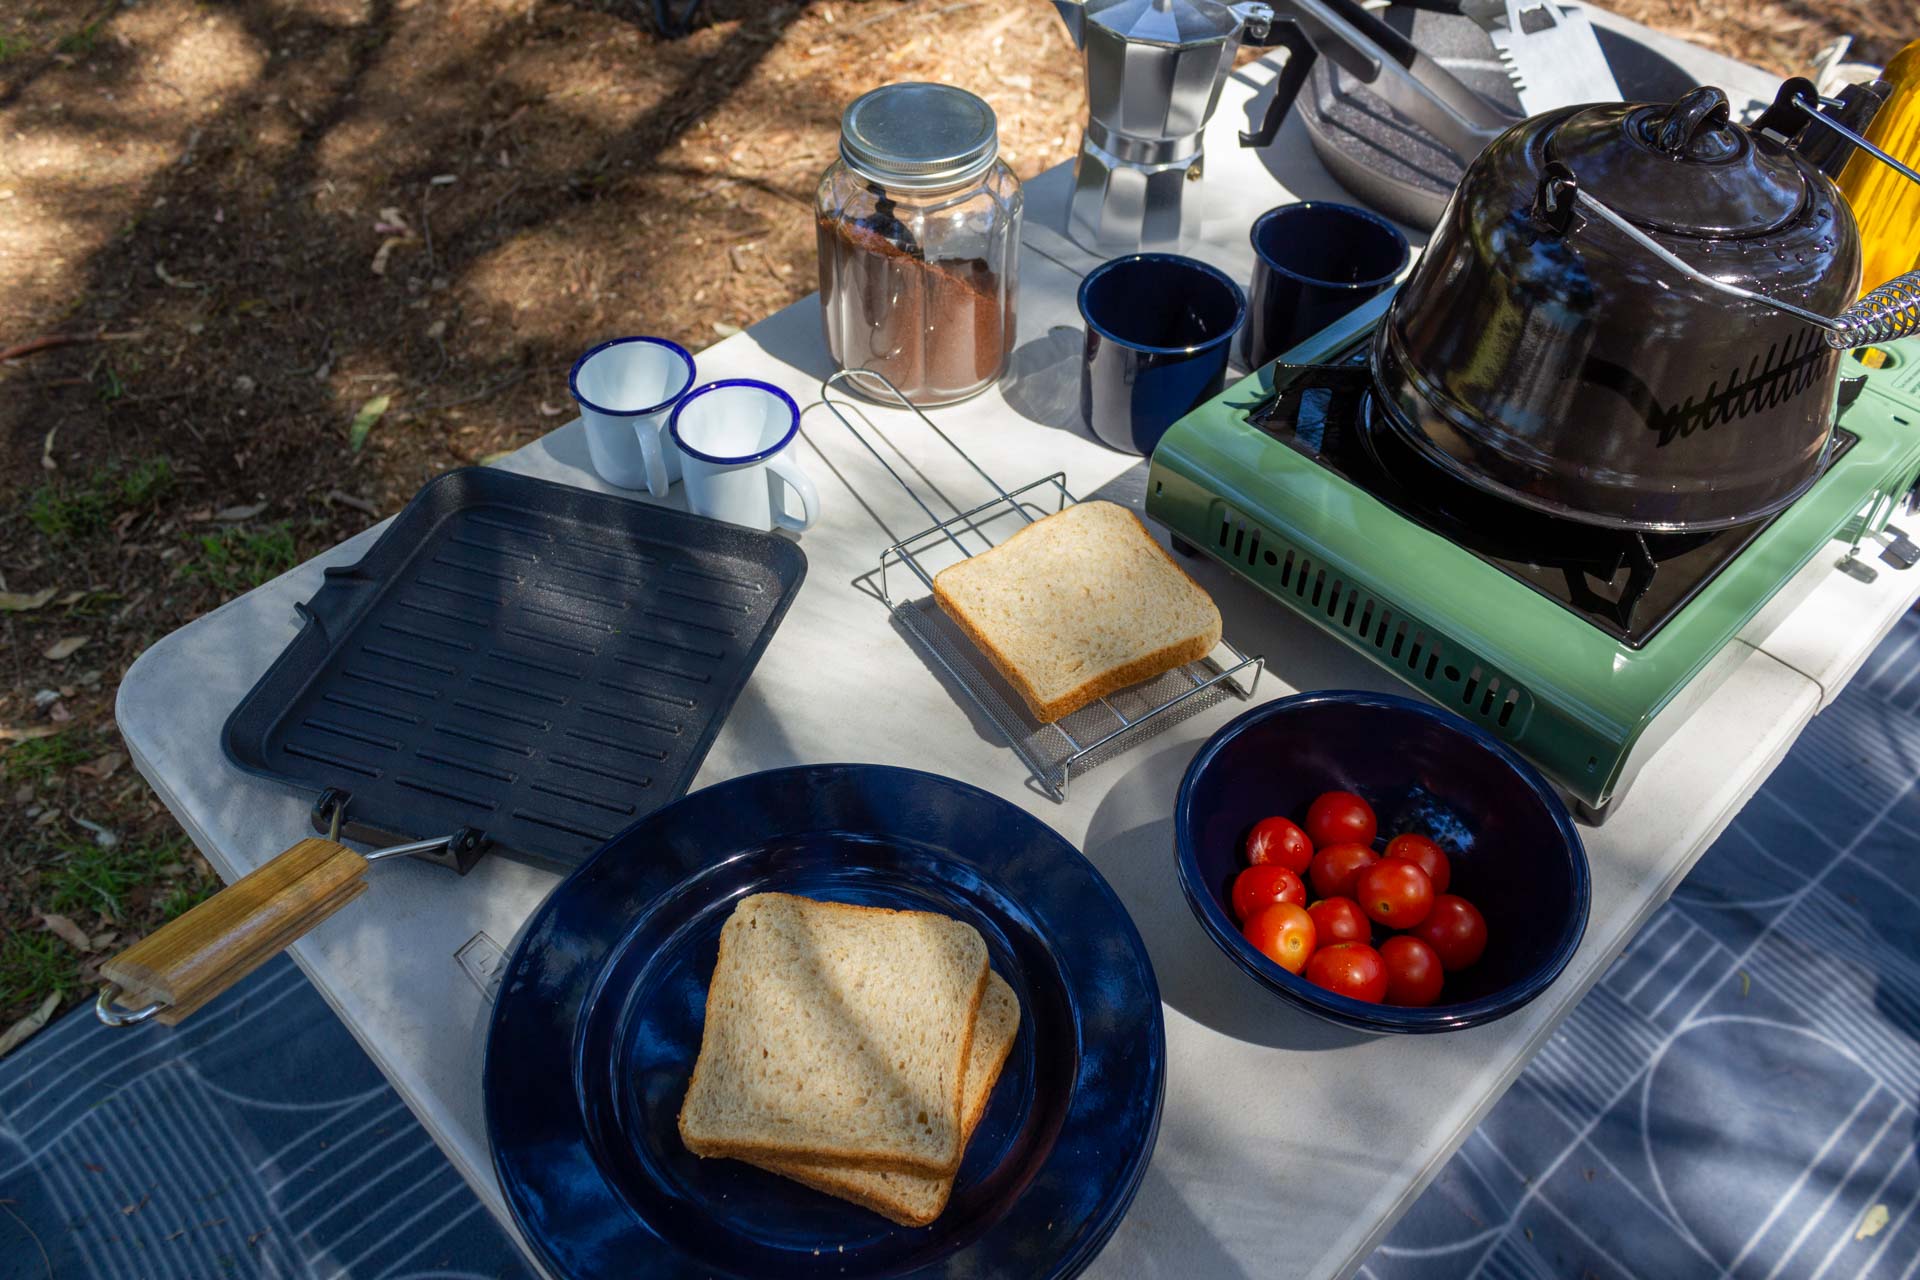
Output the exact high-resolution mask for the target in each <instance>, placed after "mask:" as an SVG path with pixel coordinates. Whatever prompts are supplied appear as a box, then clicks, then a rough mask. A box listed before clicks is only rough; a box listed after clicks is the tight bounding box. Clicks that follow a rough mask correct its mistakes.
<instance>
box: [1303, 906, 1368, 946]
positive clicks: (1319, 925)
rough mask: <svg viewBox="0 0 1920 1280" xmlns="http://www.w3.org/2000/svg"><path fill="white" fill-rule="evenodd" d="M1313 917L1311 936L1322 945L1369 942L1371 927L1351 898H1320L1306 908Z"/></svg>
mask: <svg viewBox="0 0 1920 1280" xmlns="http://www.w3.org/2000/svg"><path fill="white" fill-rule="evenodd" d="M1307 914H1308V915H1310V916H1312V917H1313V936H1314V937H1315V938H1317V939H1319V940H1320V941H1321V942H1322V943H1330V942H1369V941H1371V940H1372V939H1373V926H1372V925H1370V924H1368V923H1367V917H1366V915H1365V914H1364V913H1362V912H1361V910H1360V904H1359V903H1357V902H1355V901H1354V900H1353V899H1352V898H1322V899H1320V901H1318V902H1316V903H1314V904H1313V905H1312V906H1310V907H1308V908H1307Z"/></svg>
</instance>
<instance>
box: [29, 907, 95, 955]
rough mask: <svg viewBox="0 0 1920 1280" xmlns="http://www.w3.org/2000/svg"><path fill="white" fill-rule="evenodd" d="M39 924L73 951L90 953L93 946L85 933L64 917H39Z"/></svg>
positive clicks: (50, 915) (49, 915) (47, 915)
mask: <svg viewBox="0 0 1920 1280" xmlns="http://www.w3.org/2000/svg"><path fill="white" fill-rule="evenodd" d="M40 923H41V924H43V925H45V926H46V930H47V932H48V933H50V934H52V935H53V936H54V937H56V938H58V939H60V941H62V942H64V943H66V944H67V945H68V946H70V947H72V948H73V949H74V950H75V951H91V950H92V949H93V944H92V943H91V941H89V940H88V938H87V931H86V930H85V929H82V928H81V927H80V926H79V925H77V924H75V923H74V922H73V921H71V920H69V919H67V918H66V917H65V916H56V915H53V914H52V913H48V914H46V915H43V916H41V917H40Z"/></svg>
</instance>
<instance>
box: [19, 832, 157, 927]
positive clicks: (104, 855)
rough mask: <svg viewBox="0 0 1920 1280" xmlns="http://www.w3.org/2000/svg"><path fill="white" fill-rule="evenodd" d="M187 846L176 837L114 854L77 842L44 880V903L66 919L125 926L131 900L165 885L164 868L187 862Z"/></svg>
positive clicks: (120, 848)
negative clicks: (96, 918)
mask: <svg viewBox="0 0 1920 1280" xmlns="http://www.w3.org/2000/svg"><path fill="white" fill-rule="evenodd" d="M186 843H187V842H186V839H185V838H184V837H181V836H176V837H174V838H173V839H171V840H161V841H158V842H156V843H153V844H118V845H115V846H114V847H113V848H111V849H103V848H101V847H100V846H99V845H97V844H92V843H84V844H83V843H80V842H77V841H76V842H72V843H68V844H63V845H61V846H60V851H61V854H62V855H64V856H62V857H60V858H59V860H57V861H55V862H53V863H51V864H50V865H49V866H48V867H47V868H46V869H45V870H44V871H42V872H41V874H40V894H41V897H42V898H43V899H44V901H45V902H46V904H47V906H48V908H49V909H51V910H54V911H58V912H61V913H62V914H65V915H84V914H86V913H88V912H98V913H99V914H101V915H103V916H105V917H107V918H108V919H109V920H124V919H126V917H127V898H128V895H129V894H131V893H132V892H133V891H134V890H135V889H138V888H141V887H142V886H144V885H148V884H151V883H152V882H153V881H155V880H157V879H159V877H160V873H161V868H162V867H166V866H168V865H170V864H172V863H175V862H181V861H184V859H185V856H186ZM169 896H171V895H169ZM188 905H189V906H190V905H192V904H191V903H189V904H188ZM181 910H182V911H184V910H186V907H182V908H181Z"/></svg>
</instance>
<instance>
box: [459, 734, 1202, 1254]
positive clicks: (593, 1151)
mask: <svg viewBox="0 0 1920 1280" xmlns="http://www.w3.org/2000/svg"><path fill="white" fill-rule="evenodd" d="M764 890H778V891H780V892H784V893H797V894H802V895H805V896H807V897H812V898H820V899H829V900H833V901H839V902H854V903H863V904H868V905H874V906H887V907H902V908H915V909H924V910H930V911H939V912H943V913H945V914H947V915H950V916H953V917H955V918H956V919H960V920H964V921H966V922H967V923H968V924H971V925H972V926H973V927H974V928H976V929H978V930H979V931H980V934H981V936H982V937H983V938H985V939H986V943H987V948H988V951H989V952H990V955H991V964H992V966H993V969H994V971H995V972H996V973H998V974H999V975H1000V976H1001V977H1002V978H1004V979H1005V980H1006V981H1007V983H1008V985H1010V986H1011V987H1012V988H1013V990H1014V992H1015V994H1017V995H1018V996H1019V997H1020V1010H1021V1014H1020V1034H1019V1038H1018V1040H1017V1041H1016V1042H1015V1044H1014V1047H1013V1052H1012V1054H1011V1056H1010V1057H1009V1058H1008V1059H1007V1065H1006V1067H1005V1069H1004V1070H1003V1072H1002V1074H1001V1077H1000V1082H999V1084H998V1086H997V1087H996V1088H995V1089H994V1093H993V1100H992V1103H991V1105H990V1106H989V1108H988V1110H987V1113H986V1116H985V1117H984V1118H983V1119H982V1121H981V1123H980V1126H979V1128H978V1129H977V1130H976V1131H975V1133H974V1135H973V1139H972V1141H971V1142H970V1143H969V1144H968V1147H967V1154H966V1161H965V1163H964V1164H963V1165H962V1166H961V1170H960V1176H959V1180H958V1182H957V1183H956V1185H955V1188H954V1194H953V1199H952V1201H951V1203H949V1205H948V1206H947V1209H946V1212H945V1213H943V1214H942V1215H941V1216H940V1218H939V1219H938V1220H937V1221H935V1222H934V1223H933V1224H932V1225H931V1226H928V1227H923V1228H918V1229H913V1228H906V1227H899V1226H895V1225H894V1224H893V1223H891V1222H888V1221H887V1220H885V1219H884V1218H881V1217H879V1216H878V1215H876V1214H874V1213H871V1212H869V1211H868V1210H865V1209H861V1208H858V1207H856V1206H854V1205H850V1204H846V1203H843V1202H841V1201H839V1200H835V1199H832V1198H830V1197H828V1196H824V1195H821V1194H819V1193H817V1192H813V1191H809V1190H807V1189H806V1188H804V1187H801V1186H798V1185H797V1184H794V1183H791V1182H788V1181H786V1180H784V1179H782V1178H778V1177H775V1176H774V1175H772V1174H768V1173H763V1172H761V1171H760V1170H758V1169H755V1168H752V1167H751V1166H748V1165H745V1164H742V1163H740V1162H738V1161H733V1160H702V1159H699V1158H697V1157H695V1156H693V1155H691V1154H689V1153H688V1152H687V1151H686V1149H685V1148H684V1147H682V1146H681V1143H680V1135H679V1131H678V1128H677V1126H676V1120H677V1117H678V1115H679V1111H680V1103H681V1099H682V1097H683V1096H684V1095H685V1093H686V1087H687V1080H688V1078H689V1076H690V1075H691V1073H692V1071H693V1062H694V1058H695V1056H696V1055H697V1053H698V1052H699V1047H700V1029H701V1023H702V1017H703V1012H704V1007H705V1002H706V991H707V981H708V979H709V978H710V977H711V976H712V974H713V966H714V962H715V959H716V957H717V955H718V951H719V938H720V926H721V925H722V924H723V923H725V921H726V918H727V916H728V914H729V913H730V912H731V911H732V910H733V906H734V903H735V902H736V901H737V900H738V899H739V898H740V897H741V896H742V895H744V894H749V893H758V892H761V891H764ZM484 1076H485V1090H486V1112H487V1130H488V1134H489V1136H490V1138H491V1140H492V1143H493V1159H494V1167H495V1169H496V1171H497V1172H498V1173H499V1176H500V1182H501V1185H502V1187H503V1188H504V1189H505V1191H506V1196H507V1201H508V1203H509V1204H510V1205H511V1206H512V1208H513V1213H514V1217H515V1219H516V1220H517V1221H518V1222H519V1224H520V1228H521V1231H522V1233H523V1234H524V1235H525V1237H526V1239H527V1240H528V1242H529V1243H530V1244H531V1245H532V1246H533V1248H534V1249H535V1250H536V1251H537V1252H538V1254H539V1255H540V1258H541V1260H542V1261H543V1262H544V1263H545V1264H546V1265H547V1266H548V1267H549V1268H550V1269H551V1270H552V1271H553V1272H554V1273H555V1274H557V1275H560V1276H566V1277H574V1278H576V1280H589V1278H591V1277H603V1276H605V1277H614V1276H618V1277H623V1278H624V1277H633V1276H740V1277H756V1278H760V1277H773V1276H780V1277H810V1276H923V1275H925V1276H931V1275H936V1274H937V1275H939V1276H942V1277H947V1278H950V1280H963V1278H964V1277H971V1276H1006V1275H1019V1276H1023V1277H1052V1276H1069V1275H1073V1274H1075V1273H1077V1272H1078V1271H1080V1270H1081V1269H1082V1268H1083V1267H1084V1266H1086V1264H1087V1263H1088V1262H1089V1261H1091V1260H1092V1258H1093V1257H1094V1255H1095V1254H1097V1253H1098V1252H1099V1251H1100V1248H1101V1246H1102V1245H1104V1244H1105V1243H1106V1241H1107V1239H1108V1238H1109V1237H1110V1236H1111V1235H1112V1234H1113V1231H1114V1229H1115V1228H1116V1227H1117V1226H1118V1225H1119V1223H1120V1219H1121V1218H1122V1217H1123V1216H1124V1215H1125V1213H1126V1210H1127V1206H1128V1204H1129V1203H1130V1202H1131V1201H1132V1199H1133V1196H1134V1193H1135V1191H1137V1190H1138V1189H1139V1185H1140V1179H1141V1177H1142V1175H1143V1174H1144V1173H1145V1172H1146V1167H1147V1160H1148V1158H1149V1157H1150V1156H1151V1155H1152V1153H1153V1143H1154V1137H1155V1135H1156V1133H1157V1131H1158V1128H1159V1123H1160V1104H1161V1099H1162V1097H1163V1095H1164V1093H1165V1088H1166V1032H1165V1028H1164V1027H1163V1025H1162V1023H1161V1018H1160V995H1159V990H1158V988H1157V986H1156V985H1155V982H1154V977H1153V968H1152V966H1151V964H1150V963H1149V962H1148V959H1147V952H1146V948H1145V947H1144V946H1143V945H1142V944H1141V941H1140V935H1139V933H1138V932H1137V931H1136V930H1135V929H1134V927H1133V922H1132V920H1130V919H1129V918H1128V916H1127V913H1126V910H1125V908H1123V907H1122V906H1121V905H1120V900H1119V899H1118V898H1117V897H1115V896H1114V893H1113V890H1112V889H1111V888H1110V887H1108V885H1107V883H1106V881H1105V880H1103V879H1102V878H1101V876H1100V873H1099V872H1097V871H1096V870H1094V868H1093V866H1092V864H1091V863H1089V862H1088V861H1087V860H1086V859H1085V858H1084V857H1082V856H1081V854H1080V853H1079V851H1078V850H1076V849H1075V848H1074V847H1073V846H1072V845H1070V844H1069V843H1067V841H1065V840H1063V839H1062V838H1061V837H1060V836H1058V835H1056V834H1055V833H1054V832H1053V831H1052V830H1050V829H1049V828H1048V827H1047V826H1046V825H1045V824H1043V823H1041V822H1040V821H1039V820H1038V819H1036V818H1034V817H1032V816H1030V815H1029V814H1027V813H1025V812H1024V811H1022V810H1020V809H1018V808H1016V807H1015V806H1013V805H1011V804H1009V803H1007V802H1006V801H1004V800H1001V799H999V798H998V797H996V796H993V795H990V794H988V793H987V792H985V791H981V790H979V789H978V788H976V787H970V786H967V785H966V784H964V783H960V782H955V781H954V780H952V779H950V778H942V777H938V776H936V775H934V774H929V773H919V772H915V771H913V770H909V769H893V768H884V767H880V766H875V765H809V766H803V767H799V768H792V769H779V770H774V771H771V772H767V773H758V774H751V775H748V776H746V777H741V778H735V779H732V780H730V781H727V782H722V783H719V784H717V785H715V786H711V787H708V788H706V789H704V790H701V791H697V792H695V793H693V794H692V795H689V796H687V797H686V798H685V799H682V800H679V801H677V802H675V803H674V804H671V805H668V806H667V807H665V808H663V809H660V810H658V811H656V812H654V813H652V814H650V815H648V816H647V817H645V818H643V819H641V820H640V821H639V822H637V823H635V824H634V825H633V826H631V827H629V828H628V829H627V830H626V831H624V832H622V833H621V834H620V835H618V836H616V837H614V838H613V840H612V841H610V842H609V843H608V844H607V845H606V847H605V848H603V849H601V850H600V851H599V852H598V853H597V854H595V855H594V856H593V858H592V859H591V860H589V861H588V862H587V863H585V864H584V865H583V866H581V867H580V869H579V870H578V871H576V872H575V873H574V874H573V875H572V876H570V877H569V878H568V879H567V880H566V881H565V882H564V883H563V884H561V885H560V887H559V888H558V889H556V890H555V891H554V893H553V896H552V897H550V898H549V899H548V900H547V901H546V903H545V904H544V905H542V906H541V908H540V910H539V911H538V912H537V913H536V914H535V916H534V918H533V920H532V921H531V922H530V923H529V925H528V927H527V930H526V934H525V936H524V938H523V939H522V941H521V943H520V945H519V947H518V948H517V949H516V950H515V952H514V955H513V959H512V960H511V961H510V963H509V965H508V968H507V972H506V975H505V977H504V979H503V981H502V983H501V986H500V992H499V996H498V998H497V1000H496V1003H495V1006H494V1013H493V1024H492V1027H491V1029H490V1032H489V1035H488V1039H487V1054H486V1065H485V1071H484Z"/></svg>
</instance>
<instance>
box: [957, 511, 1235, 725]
mask: <svg viewBox="0 0 1920 1280" xmlns="http://www.w3.org/2000/svg"><path fill="white" fill-rule="evenodd" d="M933 596H934V599H935V600H937V601H938V602H939V604H940V608H941V609H942V610H943V611H944V612H945V613H946V615H947V616H948V617H950V618H952V619H953V621H954V622H955V623H956V624H957V625H958V626H959V627H960V629H961V630H962V631H964V632H966V633H967V636H968V638H969V639H971V640H972V641H973V643H974V644H975V646H977V647H978V648H979V649H980V651H981V652H982V653H984V654H985V655H986V656H987V658H988V660H989V661H991V662H992V663H993V665H994V667H995V669H997V670H998V671H999V672H1000V674H1001V675H1002V676H1004V677H1006V679H1007V682H1008V683H1009V684H1011V685H1012V686H1013V687H1014V688H1015V689H1016V690H1017V691H1018V692H1019V694H1020V697H1021V700H1022V701H1024V702H1025V703H1026V704H1027V710H1028V711H1030V712H1031V713H1032V714H1033V718H1034V719H1036V720H1038V721H1039V722H1040V723H1042V724H1051V723H1053V722H1054V721H1056V720H1058V719H1060V718H1061V717H1063V716H1067V715H1071V714H1072V713H1073V712H1075V711H1078V710H1079V709H1080V708H1082V707H1084V706H1086V705H1087V704H1088V703H1090V702H1093V701H1094V700H1095V699H1098V698H1104V697H1106V696H1107V695H1108V694H1110V693H1116V692H1118V691H1119V690H1121V689H1124V688H1126V687H1127V686H1129V685H1134V684H1138V683H1140V682H1141V681H1142V680H1150V679H1152V678H1153V677H1154V676H1157V675H1162V674H1164V673H1166V672H1168V671H1171V670H1173V669H1174V668H1175V667H1179V666H1183V665H1185V664H1186V663H1189V662H1197V661H1199V660H1200V659H1201V658H1204V657H1206V656H1207V655H1208V654H1209V653H1211V652H1213V648H1214V646H1215V645H1217V644H1219V643H1220V610H1219V609H1217V608H1215V607H1214V603H1213V599H1212V597H1210V596H1209V595H1207V593H1206V592H1205V591H1204V590H1202V589H1201V587H1200V584H1199V583H1197V582H1195V581H1194V580H1193V579H1192V578H1190V577H1188V576H1187V573H1186V571H1185V570H1184V569H1182V568H1181V567H1180V566H1179V565H1177V564H1175V563H1174V562H1173V557H1171V556H1169V555H1168V554H1167V553H1166V552H1165V551H1164V550H1162V549H1161V547H1160V544H1159V543H1157V542H1155V541H1154V540H1153V537H1152V535H1150V534H1149V533H1148V532H1147V529H1146V526H1145V525H1143V524H1141V523H1140V518H1139V517H1138V516H1136V515H1134V514H1133V512H1131V511H1129V510H1127V509H1126V508H1125V507H1121V506H1116V505H1114V504H1113V503H1111V502H1081V503H1076V504H1074V505H1073V506H1070V507H1067V508H1066V509H1064V510H1062V511H1059V512H1057V513H1055V514H1054V515H1050V516H1048V517H1047V518H1046V519H1044V520H1039V521H1036V522H1035V523H1033V524H1030V525H1028V526H1027V527H1026V528H1024V529H1022V530H1020V531H1019V532H1018V533H1016V534H1014V535H1013V536H1012V537H1011V538H1009V539H1007V540H1006V541H1005V542H1003V543H1001V544H1000V545H999V546H997V547H994V548H993V549H992V550H990V551H985V552H982V553H981V554H979V555H977V556H974V557H972V558H971V559H968V560H962V561H960V562H959V563H958V564H953V565H949V566H947V567H946V568H945V569H942V570H941V571H940V572H939V573H937V574H935V575H934V579H933Z"/></svg>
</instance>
